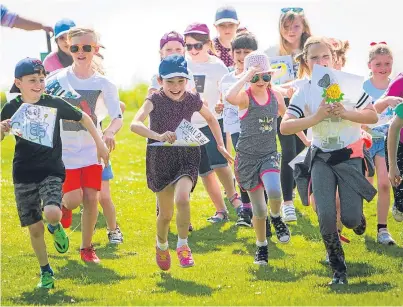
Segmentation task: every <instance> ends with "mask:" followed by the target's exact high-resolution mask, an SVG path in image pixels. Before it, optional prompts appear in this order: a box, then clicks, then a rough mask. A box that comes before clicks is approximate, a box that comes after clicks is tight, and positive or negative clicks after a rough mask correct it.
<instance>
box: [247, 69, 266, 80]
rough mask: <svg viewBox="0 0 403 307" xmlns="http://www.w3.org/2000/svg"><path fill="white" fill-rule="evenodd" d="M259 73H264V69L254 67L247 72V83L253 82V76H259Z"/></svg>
mask: <svg viewBox="0 0 403 307" xmlns="http://www.w3.org/2000/svg"><path fill="white" fill-rule="evenodd" d="M259 71H262V69H261V68H260V67H259V66H252V67H250V68H249V69H248V70H247V72H246V73H247V76H248V77H247V82H250V80H252V78H253V76H254V75H256V74H258V73H259Z"/></svg>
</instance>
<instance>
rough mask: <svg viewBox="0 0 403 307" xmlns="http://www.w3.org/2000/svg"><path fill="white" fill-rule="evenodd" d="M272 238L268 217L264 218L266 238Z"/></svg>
mask: <svg viewBox="0 0 403 307" xmlns="http://www.w3.org/2000/svg"><path fill="white" fill-rule="evenodd" d="M272 236H273V233H272V232H271V224H270V220H269V217H266V238H269V239H270V238H271V237H272Z"/></svg>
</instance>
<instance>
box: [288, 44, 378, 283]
mask: <svg viewBox="0 0 403 307" xmlns="http://www.w3.org/2000/svg"><path fill="white" fill-rule="evenodd" d="M334 57H335V53H334V50H333V46H332V45H331V43H330V42H329V41H328V40H327V39H326V38H324V37H310V38H309V39H308V40H307V41H306V43H305V46H304V49H303V52H302V53H301V54H300V55H298V56H297V60H299V61H300V67H299V69H304V70H305V71H307V72H308V74H309V75H311V74H312V70H313V66H314V64H318V65H321V66H325V67H329V68H333V58H334ZM310 87H311V83H310V82H308V83H306V84H305V85H304V86H303V87H301V88H299V90H298V91H297V92H296V93H295V94H294V95H293V96H292V99H291V102H290V106H289V107H288V110H287V112H286V114H285V115H284V117H283V121H282V123H281V126H280V129H281V132H282V133H283V134H285V135H290V134H295V133H296V132H299V131H302V130H304V129H308V128H310V127H312V146H311V147H310V150H309V152H308V157H307V159H306V161H308V160H309V161H310V163H309V165H307V166H308V167H309V170H310V174H311V179H312V190H313V196H314V198H315V202H316V207H317V214H318V219H319V227H320V232H321V235H322V238H323V241H324V244H325V247H326V250H327V253H328V255H329V263H330V267H331V268H332V270H333V279H332V281H331V284H346V283H347V266H346V263H345V258H344V251H343V248H342V246H341V242H340V237H339V233H338V231H337V213H336V190H338V192H339V196H340V213H341V221H342V223H343V225H344V226H346V227H347V228H352V229H353V230H354V231H355V232H356V233H357V234H362V233H363V230H365V227H363V226H364V225H363V221H364V219H363V199H364V198H365V199H366V200H367V201H371V200H372V199H373V197H374V196H375V194H376V190H375V189H374V188H373V187H372V185H371V184H370V183H369V182H368V181H367V180H366V178H365V176H364V174H363V169H362V168H363V161H362V159H363V157H364V154H363V142H364V141H363V139H362V138H361V124H374V123H376V122H377V121H378V117H377V115H376V112H375V110H374V108H373V106H372V103H371V98H370V97H369V95H368V94H365V93H364V94H363V95H362V96H361V97H360V99H359V101H358V102H357V103H356V104H355V105H354V106H351V107H345V106H344V105H343V104H342V103H334V104H332V105H330V104H325V101H324V100H322V101H321V102H319V101H316V102H314V101H311V100H310V95H309V93H310ZM346 108H347V109H346ZM335 131H338V133H337V135H335V136H334V138H336V140H337V139H339V140H340V141H339V142H334V141H331V140H330V139H329V138H330V136H331V135H334V133H335ZM332 140H333V138H332ZM335 143H336V144H335ZM329 144H330V146H329ZM336 172H337V177H336V175H335V173H336Z"/></svg>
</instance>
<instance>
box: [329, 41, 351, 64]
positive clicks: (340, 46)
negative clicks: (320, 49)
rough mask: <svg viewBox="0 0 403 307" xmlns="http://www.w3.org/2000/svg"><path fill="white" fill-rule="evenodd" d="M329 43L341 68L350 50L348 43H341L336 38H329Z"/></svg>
mask: <svg viewBox="0 0 403 307" xmlns="http://www.w3.org/2000/svg"><path fill="white" fill-rule="evenodd" d="M329 42H330V43H331V44H332V46H333V49H334V52H335V53H336V57H337V59H339V60H341V66H342V67H344V66H345V65H346V53H347V51H348V50H349V49H350V42H349V41H342V40H340V39H337V38H332V37H331V38H329Z"/></svg>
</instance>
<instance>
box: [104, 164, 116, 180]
mask: <svg viewBox="0 0 403 307" xmlns="http://www.w3.org/2000/svg"><path fill="white" fill-rule="evenodd" d="M111 179H113V171H112V164H111V163H110V162H109V164H108V165H107V166H105V168H104V169H103V171H102V181H109V180H111Z"/></svg>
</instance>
